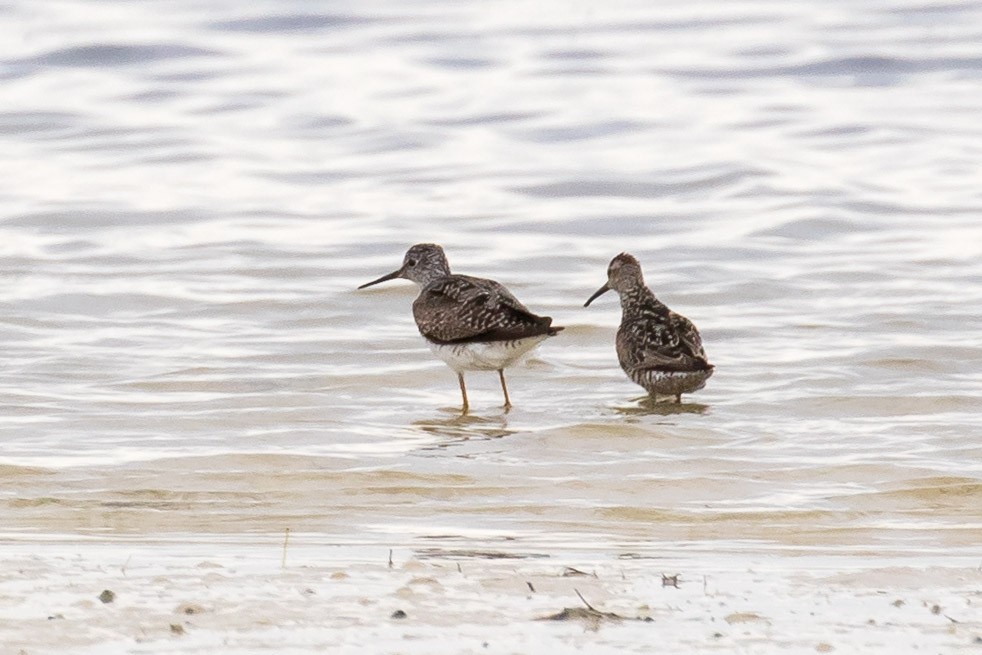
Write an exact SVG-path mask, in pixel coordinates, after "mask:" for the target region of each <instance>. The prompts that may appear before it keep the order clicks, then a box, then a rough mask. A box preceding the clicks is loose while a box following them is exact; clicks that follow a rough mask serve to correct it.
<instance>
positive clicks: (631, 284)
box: [583, 253, 713, 403]
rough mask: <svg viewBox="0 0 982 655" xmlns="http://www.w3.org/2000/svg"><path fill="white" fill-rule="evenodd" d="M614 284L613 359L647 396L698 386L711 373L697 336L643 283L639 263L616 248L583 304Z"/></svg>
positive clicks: (679, 398)
mask: <svg viewBox="0 0 982 655" xmlns="http://www.w3.org/2000/svg"><path fill="white" fill-rule="evenodd" d="M611 289H613V290H614V291H616V292H617V293H618V295H620V297H621V325H620V327H619V328H618V329H617V341H616V345H617V359H618V360H619V361H620V363H621V368H622V369H624V372H625V373H627V376H628V377H629V378H631V380H633V381H634V382H635V383H637V384H639V385H641V386H642V387H644V388H645V390H646V391H647V392H648V393H649V394H651V395H652V396H658V395H663V396H675V402H677V403H681V402H682V394H684V393H692V392H693V391H698V390H699V389H702V388H703V387H704V386H706V380H708V379H709V378H710V376H712V374H713V365H712V364H710V363H709V360H708V359H706V351H705V350H703V348H702V338H701V337H700V336H699V330H697V329H696V326H695V325H693V323H692V321H690V320H689V319H687V318H686V317H684V316H682V315H681V314H676V313H675V312H673V311H672V310H670V309H669V308H668V307H666V306H665V304H664V303H662V302H661V301H660V300H658V299H657V298H655V294H653V293H652V292H651V289H649V288H648V287H647V286H646V285H645V283H644V276H643V275H642V273H641V264H639V263H638V260H637V259H635V258H634V257H633V256H631V255H629V254H627V253H621V254H619V255H617V256H616V257H614V259H612V260H611V262H610V266H608V267H607V283H606V284H604V285H603V286H602V287H600V288H599V289H597V292H596V293H594V294H593V295H592V296H590V299H589V300H587V301H586V303H585V304H584V305H583V306H584V307H588V306H589V305H590V303H591V302H593V301H594V300H596V299H597V298H598V297H600V296H601V295H603V294H604V293H606V292H608V291H610V290H611Z"/></svg>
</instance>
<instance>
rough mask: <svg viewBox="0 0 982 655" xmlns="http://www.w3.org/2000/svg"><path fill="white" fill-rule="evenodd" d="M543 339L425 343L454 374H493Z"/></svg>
mask: <svg viewBox="0 0 982 655" xmlns="http://www.w3.org/2000/svg"><path fill="white" fill-rule="evenodd" d="M546 338H547V335H545V334H541V335H539V336H535V337H529V338H528V339H519V340H518V341H488V342H478V341H475V342H471V343H452V344H438V343H433V342H432V341H429V340H427V341H426V343H427V345H429V347H430V350H432V351H433V354H435V355H436V356H437V357H439V358H440V359H442V360H443V361H444V362H446V363H447V366H449V367H450V368H452V369H453V370H455V371H456V372H458V373H463V372H464V371H497V370H500V369H503V368H507V367H509V366H511V365H512V364H514V363H515V361H517V360H518V359H519V358H520V357H521V356H522V355H524V354H525V353H527V352H528V351H530V350H532V349H533V348H535V347H536V346H537V345H538V344H539V342H540V341H543V340H544V339H546Z"/></svg>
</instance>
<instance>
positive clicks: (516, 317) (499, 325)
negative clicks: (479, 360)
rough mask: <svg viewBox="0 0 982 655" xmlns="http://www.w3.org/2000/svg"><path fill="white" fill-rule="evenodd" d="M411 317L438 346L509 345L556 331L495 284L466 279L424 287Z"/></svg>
mask: <svg viewBox="0 0 982 655" xmlns="http://www.w3.org/2000/svg"><path fill="white" fill-rule="evenodd" d="M413 317H414V318H415V319H416V325H417V326H418V327H419V331H420V333H421V334H422V335H423V336H424V337H426V338H427V339H429V340H431V341H435V342H437V343H455V342H458V343H459V342H467V341H509V340H516V339H525V338H527V337H533V336H537V335H542V334H554V333H555V332H556V331H557V328H553V327H551V325H552V319H551V318H549V317H548V316H536V315H535V314H533V313H532V312H530V311H529V310H528V308H527V307H525V305H523V304H522V303H520V302H519V301H518V300H517V299H516V298H515V296H513V295H512V294H511V292H509V291H508V290H507V289H505V288H504V287H503V286H501V285H500V284H498V283H497V282H495V281H494V280H485V279H481V278H474V277H470V276H467V275H449V276H447V277H443V278H440V279H439V280H435V281H433V282H431V283H429V284H427V285H426V286H425V287H423V289H422V290H421V291H420V294H419V297H418V298H416V301H415V302H413ZM559 329H561V328H559Z"/></svg>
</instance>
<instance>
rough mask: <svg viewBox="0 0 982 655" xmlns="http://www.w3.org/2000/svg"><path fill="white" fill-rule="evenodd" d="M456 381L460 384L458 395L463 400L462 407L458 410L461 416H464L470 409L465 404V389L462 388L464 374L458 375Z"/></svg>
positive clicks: (464, 387)
mask: <svg viewBox="0 0 982 655" xmlns="http://www.w3.org/2000/svg"><path fill="white" fill-rule="evenodd" d="M457 380H458V381H459V382H460V395H461V396H463V398H464V406H463V407H461V408H460V412H461V414H466V413H467V410H468V409H470V405H469V404H468V403H467V387H466V386H464V374H463V373H458V374H457Z"/></svg>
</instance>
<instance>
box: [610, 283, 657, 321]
mask: <svg viewBox="0 0 982 655" xmlns="http://www.w3.org/2000/svg"><path fill="white" fill-rule="evenodd" d="M620 296H621V315H622V318H623V319H624V320H629V319H634V318H639V317H641V316H644V315H645V314H649V313H651V312H653V311H654V312H659V311H662V310H665V311H668V308H667V307H665V305H663V304H662V302H661V301H660V300H658V298H655V294H653V293H652V292H651V289H649V288H648V287H647V286H645V285H644V283H641V284H635V285H631V286H630V287H628V288H627V289H625V290H623V291H621V293H620Z"/></svg>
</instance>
